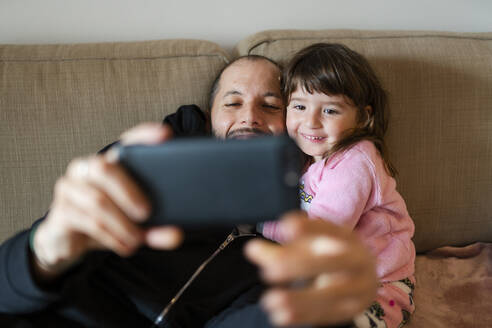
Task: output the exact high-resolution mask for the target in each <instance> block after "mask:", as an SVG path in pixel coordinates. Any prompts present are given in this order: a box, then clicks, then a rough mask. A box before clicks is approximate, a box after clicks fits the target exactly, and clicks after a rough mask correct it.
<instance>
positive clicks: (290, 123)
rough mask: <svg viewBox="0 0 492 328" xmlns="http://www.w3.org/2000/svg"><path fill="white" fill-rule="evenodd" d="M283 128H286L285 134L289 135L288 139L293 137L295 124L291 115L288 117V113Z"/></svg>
mask: <svg viewBox="0 0 492 328" xmlns="http://www.w3.org/2000/svg"><path fill="white" fill-rule="evenodd" d="M285 126H286V127H287V133H288V134H289V136H290V137H293V136H295V130H296V123H295V121H294V119H293V117H292V114H291V115H289V112H287V118H286V120H285Z"/></svg>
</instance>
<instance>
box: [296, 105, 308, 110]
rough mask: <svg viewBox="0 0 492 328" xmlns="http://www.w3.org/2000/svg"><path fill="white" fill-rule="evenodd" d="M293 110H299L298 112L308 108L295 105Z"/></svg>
mask: <svg viewBox="0 0 492 328" xmlns="http://www.w3.org/2000/svg"><path fill="white" fill-rule="evenodd" d="M293 108H294V109H298V110H305V109H306V106H304V105H294V107H293Z"/></svg>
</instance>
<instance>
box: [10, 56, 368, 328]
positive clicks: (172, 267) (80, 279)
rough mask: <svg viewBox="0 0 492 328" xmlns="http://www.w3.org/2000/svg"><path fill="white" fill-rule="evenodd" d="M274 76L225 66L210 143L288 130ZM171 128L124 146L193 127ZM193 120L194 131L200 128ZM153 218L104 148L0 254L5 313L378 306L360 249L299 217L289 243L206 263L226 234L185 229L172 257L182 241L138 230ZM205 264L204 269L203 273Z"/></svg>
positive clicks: (75, 166)
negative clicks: (213, 138)
mask: <svg viewBox="0 0 492 328" xmlns="http://www.w3.org/2000/svg"><path fill="white" fill-rule="evenodd" d="M280 76H281V72H280V69H279V67H278V66H277V65H276V64H275V63H273V62H271V61H269V60H267V59H266V58H263V57H257V56H250V57H246V58H241V59H239V60H236V61H235V62H233V63H231V64H230V65H229V66H228V67H227V68H226V69H225V70H223V72H221V74H220V75H219V77H218V78H217V80H216V83H215V84H214V87H213V89H212V93H211V101H210V104H211V105H210V107H211V108H210V111H209V114H210V122H211V129H212V132H213V134H214V135H215V136H216V137H219V138H249V137H253V136H256V135H263V134H269V135H270V134H271V135H278V134H281V133H282V132H284V129H285V122H284V120H285V108H284V103H283V98H282V95H281V90H280V89H281V85H280V80H281V79H280ZM186 115H187V114H186ZM191 115H192V116H193V115H194V114H191ZM197 115H200V114H197ZM176 119H177V118H176V117H171V118H169V119H168V120H167V122H168V123H170V124H171V125H168V124H165V125H160V124H144V125H140V126H137V127H136V128H134V129H131V130H129V131H128V132H126V133H124V134H123V135H122V137H121V140H120V142H121V143H123V144H134V143H146V144H156V143H160V142H165V141H166V140H168V139H169V138H171V137H172V135H173V133H174V134H180V131H179V130H180V129H181V128H182V127H183V125H187V124H188V125H189V124H190V120H189V118H185V119H182V118H181V119H180V122H179V124H176ZM191 121H192V122H191V125H192V126H195V125H196V124H195V123H196V122H195V121H196V119H192V120H191ZM199 125H200V124H199ZM184 130H186V128H185V129H184ZM149 213H150V205H149V202H148V200H147V199H146V197H145V196H144V194H143V193H142V191H141V190H140V189H139V187H138V186H137V185H136V183H135V182H134V181H133V180H132V179H131V178H130V177H129V176H128V175H127V173H126V172H125V171H124V169H123V168H122V167H121V166H120V165H119V164H118V163H117V162H116V161H115V160H114V156H113V155H112V152H111V150H109V151H108V152H106V153H104V154H101V155H97V156H91V157H89V158H84V159H77V160H74V161H72V163H71V164H70V165H69V167H68V169H67V172H66V174H65V175H64V176H63V177H61V178H60V179H59V180H58V181H57V183H56V186H55V192H54V197H53V202H52V205H51V208H50V211H49V213H48V214H47V215H46V216H45V218H43V219H41V220H39V221H37V222H36V223H35V224H34V225H33V227H32V228H31V229H30V230H28V231H25V232H21V233H20V234H18V235H17V236H15V237H13V238H11V239H10V240H8V241H6V242H5V243H4V244H3V245H2V246H1V247H0V261H1V263H2V264H1V265H0V268H1V269H0V289H1V290H2V297H1V299H0V312H3V313H10V314H15V315H19V314H22V316H21V318H22V320H24V321H23V324H25V325H28V324H31V325H33V324H36V326H37V325H40V326H42V325H43V324H46V325H48V324H49V325H50V326H54V325H55V324H58V325H59V326H64V327H71V326H73V327H78V326H101V327H113V326H114V327H135V326H149V325H150V324H151V323H152V322H155V323H157V324H159V325H161V326H162V327H198V326H204V325H205V326H207V327H241V326H255V327H256V326H263V327H268V326H269V325H270V323H269V322H271V323H273V324H275V325H290V324H309V325H327V324H338V323H344V322H347V321H349V320H350V319H351V318H352V317H353V316H354V315H355V314H357V313H359V312H361V311H363V310H364V309H365V308H366V306H367V305H368V304H369V303H370V301H371V300H372V298H373V296H374V293H375V288H376V277H375V270H374V264H373V262H372V259H371V257H370V256H369V254H368V251H367V250H366V249H365V248H364V247H363V246H362V245H361V243H360V242H359V241H358V239H357V238H356V237H355V236H353V235H352V234H351V233H350V232H348V231H346V230H344V229H342V228H339V227H335V226H333V225H331V224H329V223H327V222H322V221H318V220H308V219H307V218H306V216H305V215H304V214H302V213H300V212H299V213H290V214H287V215H286V216H287V217H286V218H284V221H282V224H281V228H282V229H284V230H285V235H287V236H290V238H289V240H288V241H287V243H286V244H284V245H282V246H280V245H277V244H273V243H270V242H268V241H265V240H258V239H255V240H254V241H250V242H248V243H246V242H247V241H249V239H251V236H252V235H253V236H254V234H253V233H252V232H251V231H249V232H241V231H236V232H233V234H231V235H229V236H232V238H231V240H233V241H232V242H230V245H228V246H227V247H225V248H224V250H223V252H221V253H220V254H218V255H217V256H215V255H212V256H210V255H211V254H212V253H213V252H214V250H215V249H216V248H217V247H218V246H219V245H221V244H222V245H224V244H223V241H224V239H225V237H227V236H228V232H225V231H219V230H218V231H203V230H202V231H187V232H185V234H184V236H185V237H186V240H185V242H184V243H183V244H182V246H181V247H180V248H179V249H177V250H176V251H172V252H163V251H157V250H169V249H174V248H176V247H177V246H178V245H180V244H181V242H182V239H183V231H181V230H180V229H178V228H176V227H158V228H152V229H143V228H142V227H141V226H139V223H140V222H143V221H145V219H146V217H147V216H148V215H149ZM224 243H225V242H224ZM245 244H246V247H245V250H244V252H245V254H246V256H247V258H248V259H249V260H250V261H251V262H253V263H255V264H256V265H258V266H259V268H260V273H261V277H262V278H263V280H264V281H265V282H267V283H268V284H269V285H270V286H273V287H271V288H270V289H268V290H267V292H266V293H265V294H264V296H263V297H262V301H261V307H262V309H263V310H264V311H266V313H267V315H268V318H269V320H267V316H266V315H265V314H264V313H265V312H263V310H261V309H260V305H259V304H258V296H259V295H260V293H262V292H263V290H264V288H263V285H262V283H261V282H260V281H258V280H257V277H256V274H255V271H256V267H255V266H253V265H251V264H250V263H248V262H247V261H245V260H244V259H243V257H242V255H241V254H242V252H243V248H244V247H243V246H244V245H245ZM142 246H146V247H142ZM94 250H104V251H101V252H92V251H94ZM207 258H208V259H207ZM205 259H207V260H206V262H207V263H208V262H209V263H208V264H207V266H206V267H204V268H202V267H200V265H201V264H202V263H203V261H204V260H205ZM198 267H200V268H199V269H198V271H195V269H197V268H198ZM197 272H198V273H199V274H198V275H197V276H196V279H194V280H191V281H190V280H188V279H189V278H190V276H193V275H194V274H195V273H197ZM182 286H185V287H186V288H183V289H182ZM171 299H173V301H171V302H170V303H168V302H169V301H170V300H171ZM164 308H165V310H164V311H162V310H163V309H164ZM163 312H164V313H165V314H166V315H165V316H160V317H159V316H158V315H159V314H163ZM17 319H18V316H15V317H14V318H11V320H17Z"/></svg>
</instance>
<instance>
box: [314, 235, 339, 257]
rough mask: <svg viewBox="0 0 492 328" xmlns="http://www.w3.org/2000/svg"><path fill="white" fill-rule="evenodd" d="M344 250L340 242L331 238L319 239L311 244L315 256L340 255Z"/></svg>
mask: <svg viewBox="0 0 492 328" xmlns="http://www.w3.org/2000/svg"><path fill="white" fill-rule="evenodd" d="M344 248H345V246H344V245H343V244H342V243H341V242H340V241H338V240H336V239H333V238H329V237H318V238H315V239H314V240H313V241H312V242H311V251H312V252H313V254H315V255H339V254H341V253H342V251H343V249H344Z"/></svg>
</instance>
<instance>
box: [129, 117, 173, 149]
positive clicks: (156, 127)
mask: <svg viewBox="0 0 492 328" xmlns="http://www.w3.org/2000/svg"><path fill="white" fill-rule="evenodd" d="M172 136H173V130H172V128H171V127H170V126H169V125H168V124H161V123H155V122H149V123H142V124H139V125H137V126H136V127H134V128H132V129H130V130H128V131H126V132H124V133H123V134H122V135H121V137H120V143H121V144H122V145H125V146H126V145H134V144H158V143H161V142H164V141H166V140H169V139H171V138H172Z"/></svg>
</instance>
